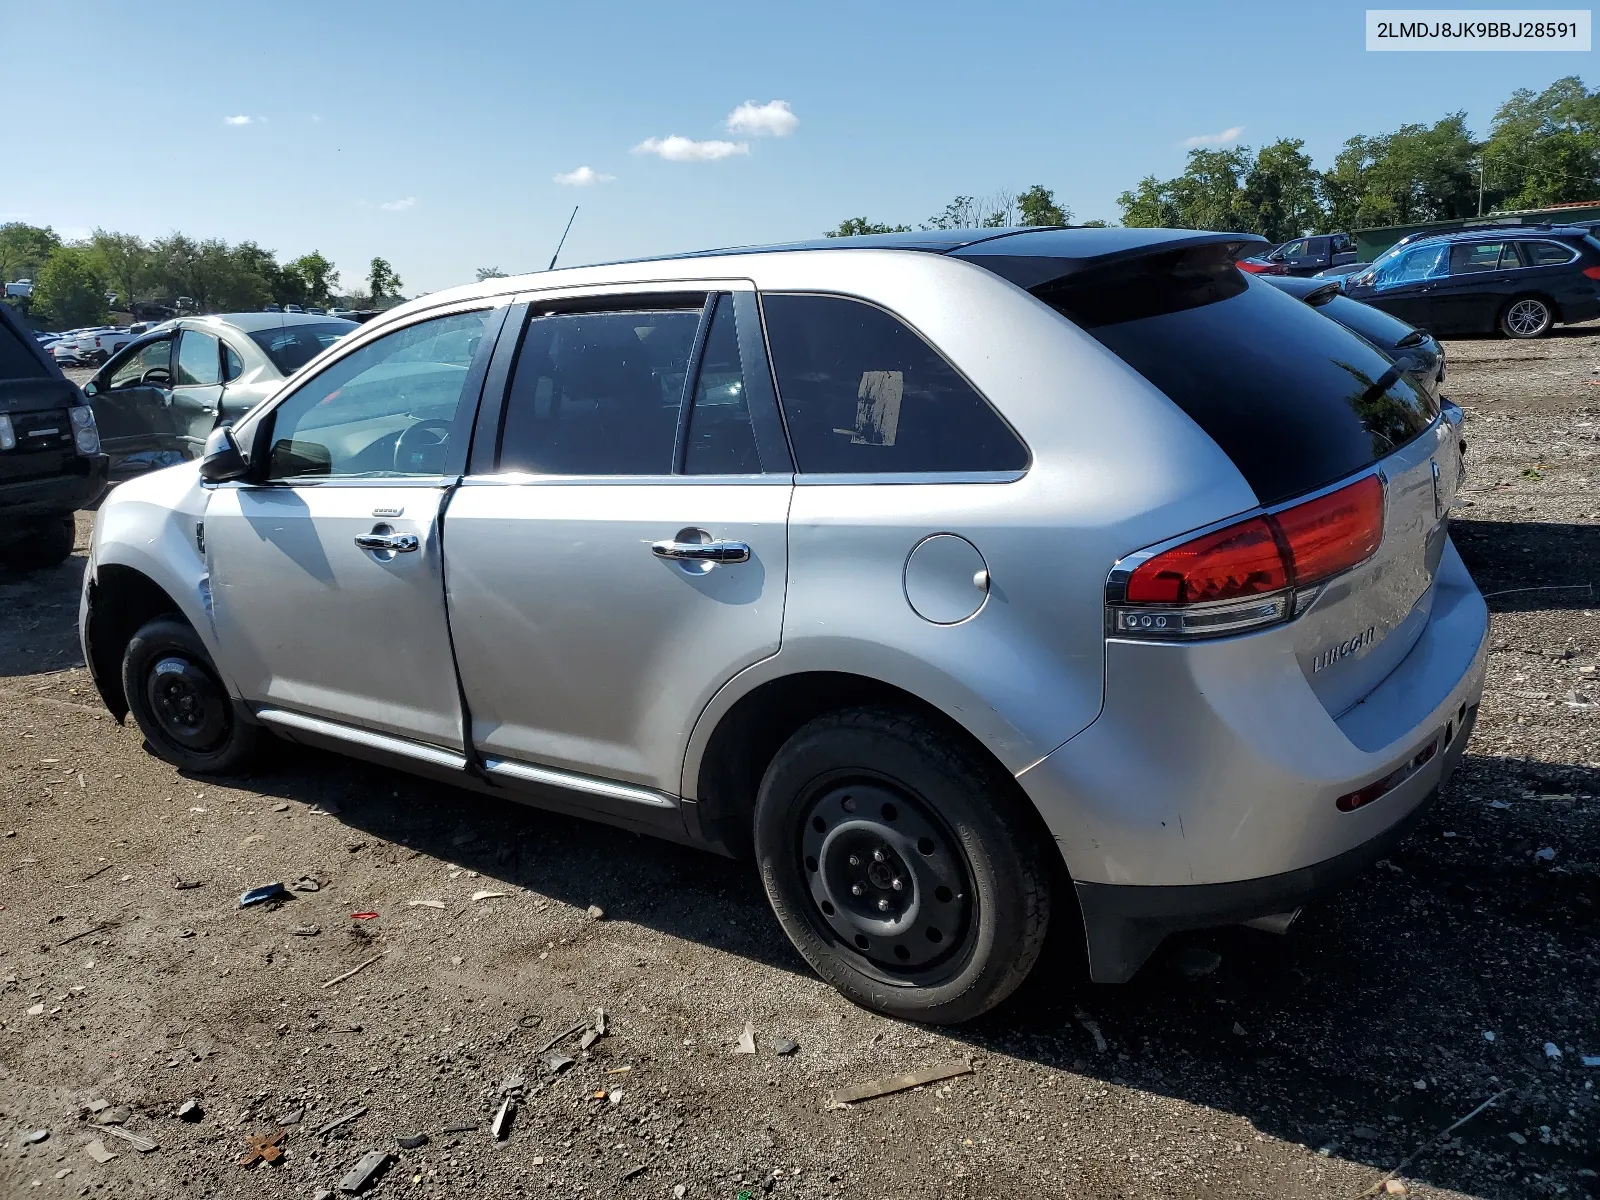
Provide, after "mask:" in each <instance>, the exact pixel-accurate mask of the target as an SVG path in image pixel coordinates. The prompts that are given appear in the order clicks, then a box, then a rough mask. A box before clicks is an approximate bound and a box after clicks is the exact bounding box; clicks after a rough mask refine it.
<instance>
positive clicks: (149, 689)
mask: <svg viewBox="0 0 1600 1200" xmlns="http://www.w3.org/2000/svg"><path fill="white" fill-rule="evenodd" d="M122 687H123V693H124V695H125V696H126V697H127V700H128V710H129V712H131V713H132V714H133V719H134V721H135V722H136V723H137V724H138V726H139V729H140V731H141V732H142V733H143V734H144V736H145V741H146V743H147V744H148V746H149V748H150V750H151V751H153V752H154V753H155V754H156V755H158V756H159V757H161V758H164V759H166V760H167V761H168V762H170V763H172V764H173V765H174V766H176V767H179V768H182V769H184V770H190V771H199V772H203V773H208V774H221V773H225V772H227V771H231V770H236V769H238V768H239V767H241V766H243V765H244V764H245V762H247V761H248V759H249V757H250V755H251V754H252V753H253V752H254V750H255V748H256V744H257V741H258V739H259V736H260V731H259V728H258V727H257V726H256V725H253V724H251V723H250V722H249V721H248V720H246V719H245V717H244V714H243V712H242V711H241V709H240V707H239V705H238V704H237V703H236V702H235V701H234V699H233V697H232V696H230V695H229V694H228V690H227V688H226V687H224V686H223V684H222V681H221V679H220V678H219V677H218V676H217V672H216V668H215V667H214V666H212V664H211V656H210V654H208V653H207V652H206V648H205V643H204V642H202V641H201V640H200V636H199V634H197V633H195V631H194V630H193V629H192V628H190V626H189V625H187V624H186V623H185V622H183V621H181V620H178V619H176V618H173V617H158V618H156V619H155V620H153V621H151V622H149V623H148V624H146V625H145V626H144V627H143V628H141V629H140V630H139V632H138V633H136V634H134V635H133V639H132V640H131V641H130V642H129V643H128V648H127V650H126V651H125V652H124V653H123V658H122Z"/></svg>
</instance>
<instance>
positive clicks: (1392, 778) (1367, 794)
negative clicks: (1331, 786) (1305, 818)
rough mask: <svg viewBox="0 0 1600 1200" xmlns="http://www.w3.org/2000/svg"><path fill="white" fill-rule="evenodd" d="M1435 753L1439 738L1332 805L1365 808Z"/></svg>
mask: <svg viewBox="0 0 1600 1200" xmlns="http://www.w3.org/2000/svg"><path fill="white" fill-rule="evenodd" d="M1437 753H1439V739H1438V738H1434V739H1433V741H1431V742H1429V743H1428V744H1427V745H1426V746H1424V747H1423V748H1422V749H1421V750H1419V751H1418V752H1417V753H1416V755H1415V756H1414V757H1413V758H1412V759H1411V761H1409V762H1407V763H1404V764H1402V765H1401V766H1398V767H1396V768H1395V769H1394V770H1393V771H1390V772H1389V773H1388V774H1387V775H1385V776H1384V777H1383V778H1382V779H1380V780H1378V781H1377V782H1376V783H1369V784H1367V786H1366V787H1364V788H1362V789H1360V790H1359V791H1355V792H1348V793H1346V794H1345V795H1343V796H1340V797H1339V798H1338V799H1337V800H1335V801H1334V802H1333V806H1334V807H1335V808H1337V809H1338V810H1339V811H1340V812H1355V810H1356V809H1358V808H1365V807H1366V806H1367V805H1369V804H1371V803H1372V802H1373V801H1374V800H1377V799H1379V798H1380V797H1382V796H1386V795H1388V794H1389V793H1390V792H1392V791H1394V789H1395V788H1397V787H1399V786H1400V785H1401V784H1402V783H1404V782H1405V781H1406V780H1408V779H1410V778H1411V777H1412V776H1413V775H1415V774H1416V773H1417V772H1418V771H1420V770H1422V768H1423V767H1425V766H1427V765H1428V763H1429V762H1431V761H1432V759H1433V756H1434V755H1435V754H1437Z"/></svg>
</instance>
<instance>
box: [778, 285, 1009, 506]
mask: <svg viewBox="0 0 1600 1200" xmlns="http://www.w3.org/2000/svg"><path fill="white" fill-rule="evenodd" d="M762 306H763V308H764V310H765V313H766V324H767V336H768V339H769V340H770V343H771V349H772V367H773V371H774V373H775V374H776V375H777V379H778V395H779V399H780V401H781V402H782V405H783V415H784V420H785V422H786V423H787V425H788V427H789V440H790V442H791V444H792V445H793V447H794V456H795V461H796V463H797V465H798V467H799V469H800V470H801V471H804V472H808V473H811V474H839V473H854V474H863V473H866V474H870V473H874V472H886V471H887V472H904V471H1020V470H1022V469H1023V468H1024V467H1026V466H1027V465H1028V451H1027V449H1026V448H1025V447H1024V446H1023V445H1022V443H1021V442H1020V441H1018V440H1017V437H1016V435H1015V434H1014V433H1012V432H1011V430H1010V429H1009V428H1008V427H1007V425H1006V423H1005V422H1004V421H1002V420H1001V419H1000V416H999V414H998V413H996V412H995V411H994V409H992V408H990V407H989V404H988V402H987V401H986V400H984V398H983V397H982V396H980V395H978V393H977V392H975V391H973V390H972V386H971V385H970V384H968V383H967V381H966V380H964V379H963V378H961V376H960V375H958V374H957V373H956V371H955V369H954V368H953V367H951V366H950V364H949V363H947V362H945V360H944V359H943V358H941V357H940V356H939V354H938V352H937V351H936V350H934V349H933V347H931V346H929V345H928V343H927V342H925V341H923V340H922V338H920V337H919V336H917V334H915V333H913V332H912V331H911V330H910V329H908V328H907V327H906V326H905V325H903V324H902V323H901V322H900V321H899V320H897V319H896V318H894V317H892V316H890V315H889V314H888V313H886V312H884V311H883V310H882V309H880V308H874V307H873V306H872V305H870V304H864V303H862V302H861V301H858V300H846V299H844V298H842V297H837V296H784V295H768V296H766V297H765V298H764V299H763V300H762Z"/></svg>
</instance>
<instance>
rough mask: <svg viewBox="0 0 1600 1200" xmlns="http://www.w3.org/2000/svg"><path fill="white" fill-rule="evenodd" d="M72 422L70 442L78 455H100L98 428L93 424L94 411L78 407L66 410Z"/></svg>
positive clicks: (81, 406) (86, 407)
mask: <svg viewBox="0 0 1600 1200" xmlns="http://www.w3.org/2000/svg"><path fill="white" fill-rule="evenodd" d="M67 417H68V418H69V419H70V420H71V422H72V441H73V444H74V445H75V446H77V447H78V453H79V454H99V453H100V426H99V425H98V424H97V423H96V422H95V419H94V409H92V408H89V407H88V406H86V405H79V406H77V407H75V408H69V409H67Z"/></svg>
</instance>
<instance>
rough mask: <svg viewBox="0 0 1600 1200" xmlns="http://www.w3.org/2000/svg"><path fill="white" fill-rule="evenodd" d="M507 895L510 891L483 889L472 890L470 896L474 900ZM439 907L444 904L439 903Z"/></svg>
mask: <svg viewBox="0 0 1600 1200" xmlns="http://www.w3.org/2000/svg"><path fill="white" fill-rule="evenodd" d="M509 895H511V893H510V892H489V891H483V892H473V893H472V898H473V899H474V900H497V899H499V898H500V897H501V896H509ZM439 907H440V908H443V907H444V905H442V904H441V905H440V906H439Z"/></svg>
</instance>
